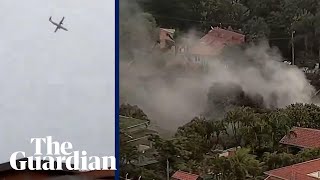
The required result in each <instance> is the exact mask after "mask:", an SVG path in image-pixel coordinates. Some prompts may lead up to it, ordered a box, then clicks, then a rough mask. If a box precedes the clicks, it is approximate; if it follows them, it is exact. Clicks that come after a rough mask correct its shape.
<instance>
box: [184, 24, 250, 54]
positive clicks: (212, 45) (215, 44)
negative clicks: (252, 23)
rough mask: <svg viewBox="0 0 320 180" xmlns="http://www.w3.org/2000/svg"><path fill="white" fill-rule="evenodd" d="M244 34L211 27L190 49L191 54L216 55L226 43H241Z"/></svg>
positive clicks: (243, 39)
mask: <svg viewBox="0 0 320 180" xmlns="http://www.w3.org/2000/svg"><path fill="white" fill-rule="evenodd" d="M244 41H245V35H243V34H240V33H237V32H234V31H232V30H231V29H229V30H227V29H222V28H219V27H215V28H212V29H211V30H210V31H209V32H208V33H207V34H206V35H205V36H203V37H202V38H201V39H200V41H199V42H198V43H197V44H196V45H195V46H194V47H193V48H192V49H191V51H190V53H191V54H198V55H217V54H219V53H220V52H221V51H222V49H223V48H224V47H225V46H227V45H235V44H242V43H244Z"/></svg>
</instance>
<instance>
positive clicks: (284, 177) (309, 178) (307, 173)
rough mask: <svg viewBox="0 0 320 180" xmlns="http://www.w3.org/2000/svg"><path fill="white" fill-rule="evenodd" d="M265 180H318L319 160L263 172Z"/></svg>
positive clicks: (319, 172) (319, 176)
mask: <svg viewBox="0 0 320 180" xmlns="http://www.w3.org/2000/svg"><path fill="white" fill-rule="evenodd" d="M265 174H266V175H268V177H267V178H266V179H265V180H293V179H294V180H315V179H320V158H319V159H313V160H310V161H305V162H302V163H298V164H294V165H291V166H286V167H282V168H278V169H273V170H271V171H267V172H265Z"/></svg>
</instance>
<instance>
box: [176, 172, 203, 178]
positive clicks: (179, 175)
mask: <svg viewBox="0 0 320 180" xmlns="http://www.w3.org/2000/svg"><path fill="white" fill-rule="evenodd" d="M172 178H175V179H179V180H197V179H198V178H199V175H196V174H191V173H187V172H184V171H177V172H175V173H174V174H173V175H172Z"/></svg>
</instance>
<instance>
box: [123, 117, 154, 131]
mask: <svg viewBox="0 0 320 180" xmlns="http://www.w3.org/2000/svg"><path fill="white" fill-rule="evenodd" d="M149 123H150V121H149V120H144V119H136V118H131V117H126V116H120V118H119V125H120V129H130V128H133V127H136V126H139V125H144V124H146V125H148V124H149Z"/></svg>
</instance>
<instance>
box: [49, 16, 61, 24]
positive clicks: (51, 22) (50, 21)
mask: <svg viewBox="0 0 320 180" xmlns="http://www.w3.org/2000/svg"><path fill="white" fill-rule="evenodd" d="M49 21H50V22H51V23H52V24H54V25H56V26H59V25H58V24H57V23H55V22H53V21H52V20H51V16H50V18H49Z"/></svg>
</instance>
